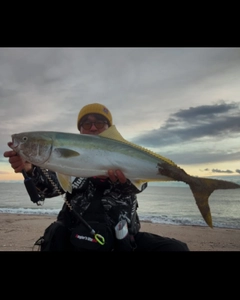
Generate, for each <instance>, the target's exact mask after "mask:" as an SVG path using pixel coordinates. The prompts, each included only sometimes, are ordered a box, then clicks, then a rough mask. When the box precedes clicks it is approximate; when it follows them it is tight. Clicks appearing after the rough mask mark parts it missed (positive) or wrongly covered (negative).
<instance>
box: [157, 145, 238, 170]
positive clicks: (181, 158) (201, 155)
mask: <svg viewBox="0 0 240 300" xmlns="http://www.w3.org/2000/svg"><path fill="white" fill-rule="evenodd" d="M159 154H160V155H162V156H164V157H166V158H169V159H171V160H172V161H174V162H175V163H176V164H178V165H182V164H184V165H192V164H196V163H198V164H204V163H218V162H223V161H229V162H233V161H239V157H240V151H239V152H234V153H225V152H224V151H222V152H214V153H213V152H210V151H206V150H204V148H203V149H201V148H200V149H199V150H194V151H189V150H182V149H181V147H180V148H175V149H174V150H172V151H167V152H166V151H161V153H160V152H159ZM205 170H206V171H207V170H208V169H205Z"/></svg>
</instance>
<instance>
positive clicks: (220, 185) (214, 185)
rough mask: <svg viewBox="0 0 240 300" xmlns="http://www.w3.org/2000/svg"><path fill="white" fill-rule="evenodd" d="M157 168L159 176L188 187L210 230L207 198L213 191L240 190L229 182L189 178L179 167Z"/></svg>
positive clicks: (164, 166)
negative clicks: (183, 183) (182, 183)
mask: <svg viewBox="0 0 240 300" xmlns="http://www.w3.org/2000/svg"><path fill="white" fill-rule="evenodd" d="M158 166H159V173H160V174H162V175H165V176H169V177H170V178H172V179H173V180H176V181H183V182H185V183H186V184H188V185H189V187H190V189H191V191H192V193H193V196H194V198H195V200H196V204H197V206H198V209H199V211H200V213H201V215H202V216H203V219H204V220H205V222H206V223H207V225H208V226H209V227H211V228H212V227H213V224H212V216H211V211H210V206H209V203H208V199H209V196H210V195H211V194H212V192H213V191H215V190H218V189H238V188H240V185H239V184H237V183H234V182H231V181H226V180H219V179H210V178H201V177H194V176H190V175H188V174H187V173H186V172H185V171H184V170H183V169H181V168H179V167H177V168H174V167H173V166H170V165H168V164H165V163H164V164H163V163H161V164H158Z"/></svg>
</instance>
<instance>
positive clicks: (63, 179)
mask: <svg viewBox="0 0 240 300" xmlns="http://www.w3.org/2000/svg"><path fill="white" fill-rule="evenodd" d="M56 175H57V179H58V181H59V183H60V185H61V187H62V189H63V190H64V191H65V192H69V193H70V194H71V193H72V181H71V176H69V175H64V174H60V173H56Z"/></svg>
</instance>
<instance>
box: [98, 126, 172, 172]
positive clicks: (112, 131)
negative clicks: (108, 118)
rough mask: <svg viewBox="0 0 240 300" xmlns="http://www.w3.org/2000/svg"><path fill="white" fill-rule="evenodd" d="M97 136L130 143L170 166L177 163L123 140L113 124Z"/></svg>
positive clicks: (131, 144)
mask: <svg viewBox="0 0 240 300" xmlns="http://www.w3.org/2000/svg"><path fill="white" fill-rule="evenodd" d="M99 136H101V137H105V138H108V139H112V140H115V141H119V142H122V143H125V144H128V145H130V146H132V147H134V148H136V149H140V150H142V151H145V152H147V153H149V154H150V155H152V156H154V157H156V158H159V159H161V160H163V161H165V162H166V163H169V164H170V165H172V166H176V167H177V165H176V164H175V163H174V162H173V161H171V160H170V159H168V158H166V157H163V156H161V155H159V154H157V153H155V152H153V151H151V150H148V149H146V148H144V147H142V146H139V145H136V144H133V143H131V142H129V141H127V140H125V139H124V138H123V137H122V135H121V134H120V133H119V132H118V130H117V128H116V126H115V125H112V126H110V127H109V128H108V129H107V130H105V131H103V132H102V133H100V134H99Z"/></svg>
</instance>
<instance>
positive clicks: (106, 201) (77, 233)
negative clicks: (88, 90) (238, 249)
mask: <svg viewBox="0 0 240 300" xmlns="http://www.w3.org/2000/svg"><path fill="white" fill-rule="evenodd" d="M112 124H113V122H112V115H111V112H110V111H109V110H108V109H107V107H105V106H104V105H102V104H99V103H93V104H89V105H86V106H84V107H83V108H82V109H81V110H80V112H79V114H78V118H77V127H78V130H79V131H80V133H81V134H92V135H98V134H100V133H101V132H103V131H104V130H106V129H108V128H109V127H110V126H112ZM10 144H11V143H8V145H10ZM4 156H5V157H9V162H10V164H11V166H12V168H13V169H14V171H15V172H21V171H22V170H23V169H25V171H26V172H27V174H28V176H29V177H31V178H32V180H33V182H34V184H35V186H36V188H37V190H38V192H39V194H41V196H42V198H43V199H44V198H51V197H54V196H58V195H60V194H64V191H63V190H62V188H61V186H60V184H59V182H58V180H57V177H56V174H55V173H54V172H51V171H46V170H42V169H41V168H39V167H37V166H34V165H31V164H29V163H27V162H23V161H22V159H21V158H20V157H19V156H18V155H17V154H16V153H15V152H14V151H6V152H5V153H4ZM72 185H73V190H72V193H71V194H70V193H68V192H67V193H66V197H65V203H64V205H63V207H62V210H61V211H60V212H59V214H58V217H57V222H54V223H53V224H51V225H50V226H49V227H48V228H47V229H46V230H45V233H44V237H43V239H42V242H43V243H42V244H41V250H42V251H64V250H69V251H96V250H97V251H98V250H99V251H101V250H105V251H189V249H188V247H187V245H186V244H185V243H183V242H181V241H179V240H176V239H172V238H167V237H161V236H159V235H156V234H152V233H148V232H141V231H140V221H139V217H138V214H137V207H138V203H137V196H136V195H137V194H138V193H140V192H142V191H143V190H144V189H145V188H146V187H147V183H145V184H144V185H143V186H142V188H141V190H138V189H137V188H136V187H135V186H134V185H133V184H132V183H131V182H130V180H128V179H127V178H126V177H125V175H124V174H123V172H122V171H121V170H108V177H107V176H99V177H91V178H75V179H74V181H73V183H72ZM103 224H104V226H105V227H104V228H103V226H102V225H103ZM120 225H122V226H123V228H122V227H121V226H120ZM118 226H120V227H118ZM92 229H93V232H95V233H96V232H97V233H99V235H96V236H94V238H92V237H91V236H89V235H88V234H89V232H90V231H91V230H92ZM124 229H125V231H126V232H125V235H124V236H123V238H121V239H120V238H119V236H118V234H119V232H118V230H120V231H121V230H122V231H123V230H124ZM87 231H88V232H87ZM102 232H103V234H102ZM93 235H94V234H93V233H92V236H93ZM102 237H103V239H105V240H104V241H105V246H106V247H101V246H99V244H100V245H101V242H102V241H103V240H101V238H102ZM90 241H91V242H92V241H94V243H90ZM98 242H99V244H98ZM103 244H104V242H103ZM94 247H95V248H94ZM95 249H96V250H95Z"/></svg>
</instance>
